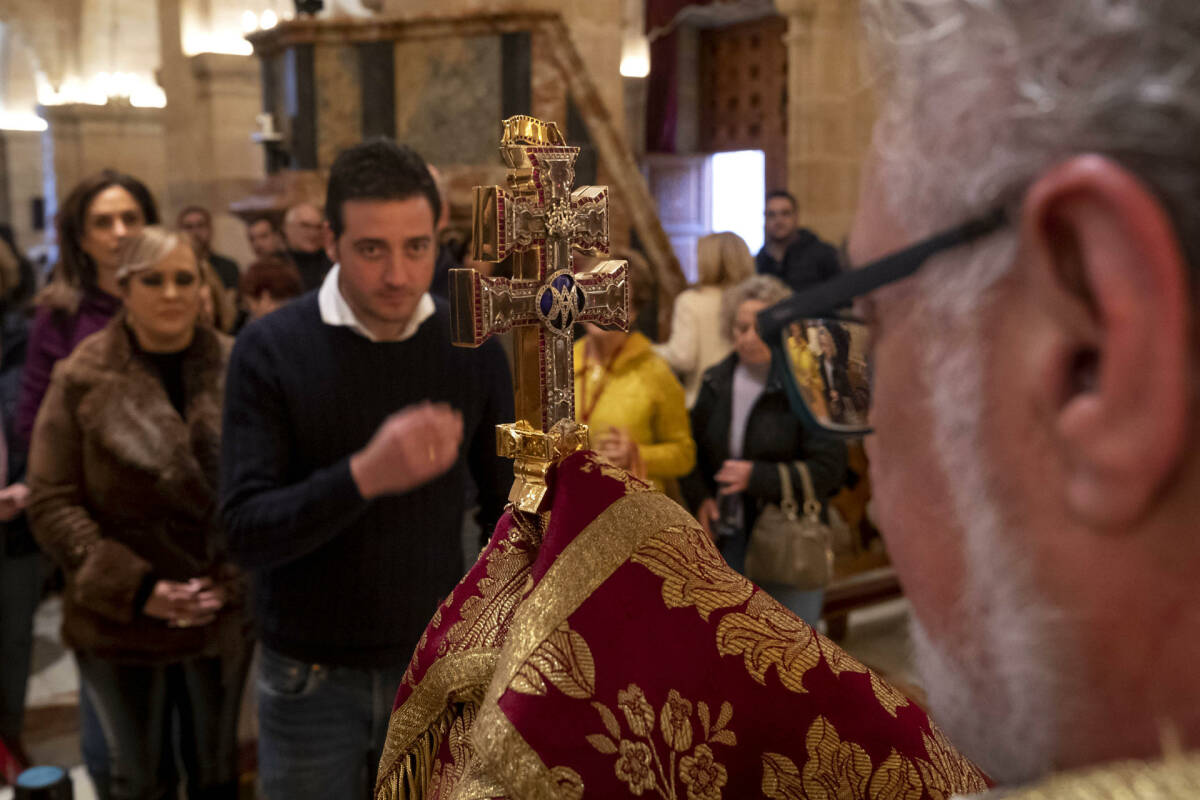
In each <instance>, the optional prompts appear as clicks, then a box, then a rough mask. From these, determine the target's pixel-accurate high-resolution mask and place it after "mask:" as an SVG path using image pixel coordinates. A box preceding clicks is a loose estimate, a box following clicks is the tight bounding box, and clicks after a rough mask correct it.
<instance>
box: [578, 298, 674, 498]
mask: <svg viewBox="0 0 1200 800" xmlns="http://www.w3.org/2000/svg"><path fill="white" fill-rule="evenodd" d="M637 277H638V276H634V279H633V281H632V284H633V295H634V297H633V301H634V303H633V306H634V308H635V309H636V308H640V307H641V304H640V303H639V302H638V301H639V299H644V298H640V297H639V295H640V294H642V293H644V291H652V288H651V285H650V283H649V282H648V281H645V280H642V281H639V280H637ZM639 289H641V290H643V291H641V292H640V291H639ZM635 316H636V314H635ZM584 327H585V328H586V329H587V335H586V336H585V337H583V338H582V339H580V340H579V341H577V342H576V343H575V418H576V419H577V420H579V421H580V422H582V423H584V424H586V425H588V427H589V428H591V436H592V447H593V448H594V449H595V450H596V452H598V453H600V455H602V456H604V457H605V458H607V459H608V460H609V461H611V462H613V463H614V464H616V465H617V466H619V467H622V468H624V469H627V470H629V471H630V472H632V473H633V474H634V475H637V476H638V477H639V478H644V479H647V480H649V481H651V482H652V483H653V484H654V485H655V486H656V487H657V488H659V489H664V490H668V489H671V488H672V487H673V486H674V484H675V480H674V479H675V478H679V477H682V476H684V475H686V474H688V472H690V471H691V469H692V467H693V465H695V463H696V443H695V442H694V441H693V440H692V428H691V422H690V421H689V418H688V411H687V405H686V403H685V402H684V392H683V387H682V386H681V385H680V384H679V381H678V380H677V379H676V378H675V374H674V373H673V372H671V367H670V366H668V364H667V362H666V361H664V360H663V359H662V358H661V357H660V356H658V355H655V353H654V351H653V349H652V347H651V344H650V340H649V339H647V338H646V337H645V336H644V335H642V334H641V333H637V332H634V333H625V332H624V331H619V330H616V331H608V330H604V329H603V328H600V327H598V326H596V325H592V324H590V323H589V324H585V325H584ZM630 327H631V328H632V327H633V325H632V320H631V323H630Z"/></svg>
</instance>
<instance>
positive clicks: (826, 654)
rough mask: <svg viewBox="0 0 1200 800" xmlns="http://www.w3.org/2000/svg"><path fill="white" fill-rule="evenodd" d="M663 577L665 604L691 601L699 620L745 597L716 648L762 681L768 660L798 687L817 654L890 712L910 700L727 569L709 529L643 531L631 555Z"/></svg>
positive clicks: (720, 629)
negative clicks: (865, 680)
mask: <svg viewBox="0 0 1200 800" xmlns="http://www.w3.org/2000/svg"><path fill="white" fill-rule="evenodd" d="M631 560H632V561H633V562H634V563H635V564H641V565H642V566H644V567H646V568H647V569H648V570H650V571H651V572H653V573H654V574H655V575H657V576H658V577H660V578H662V580H663V587H662V596H663V603H664V604H665V605H666V606H667V608H686V607H693V608H695V609H696V611H697V613H698V614H700V617H701V619H703V620H705V621H706V622H707V621H708V619H709V617H710V616H711V615H712V614H713V613H714V612H716V611H718V610H720V609H731V608H733V607H735V606H740V605H741V604H743V603H746V601H747V600H748V601H749V603H748V604H747V605H746V608H745V610H744V611H738V612H730V613H726V614H725V616H723V617H722V618H721V620H720V623H719V624H718V625H717V652H719V653H720V654H721V655H740V656H742V657H743V659H744V661H745V665H746V671H747V672H748V673H749V674H750V676H751V677H753V678H754V680H756V681H758V682H759V683H761V684H763V685H766V682H767V672H768V670H769V669H770V668H771V667H775V671H776V674H777V675H778V676H779V680H780V682H781V683H783V685H784V687H785V688H787V689H788V690H789V691H792V692H796V693H797V694H804V693H805V692H806V691H807V690H806V689H805V688H804V676H805V675H807V674H808V672H809V670H811V669H813V668H814V667H816V666H817V665H818V664H820V663H821V660H822V659H824V661H825V663H826V664H827V665H828V667H829V669H830V670H831V671H832V672H833V674H834V675H841V674H842V673H843V672H855V673H861V674H863V675H867V676H869V677H870V680H871V688H872V690H874V692H875V698H876V699H877V700H878V701H879V703H880V705H882V706H883V708H884V709H885V710H886V711H887V712H888V713H889V714H890V715H892V716H893V717H895V716H896V711H897V709H899V708H901V707H902V706H906V705H908V704H909V700H908V698H907V697H905V696H904V695H903V694H901V693H900V692H899V691H898V690H897V689H895V688H894V687H893V686H891V685H890V684H888V683H886V682H885V681H884V680H882V679H881V678H880V677H879V676H878V675H876V674H875V673H874V672H872V671H871V670H869V669H867V667H866V666H865V665H864V664H862V663H861V662H859V661H858V660H856V659H855V658H854V657H853V656H851V655H850V654H849V653H847V652H846V651H844V650H842V649H841V648H840V647H838V646H837V645H835V644H834V643H833V642H831V641H829V640H828V639H826V638H825V637H823V636H821V635H820V634H818V633H817V632H816V631H815V630H813V629H812V628H811V627H809V626H808V625H807V624H805V623H804V622H802V621H801V620H800V619H799V618H797V617H796V616H795V615H794V614H792V613H791V612H790V611H788V610H787V609H785V608H784V607H783V606H782V605H780V604H779V603H778V602H777V601H776V600H775V599H774V598H772V597H771V596H770V595H769V594H767V593H766V592H764V591H762V590H761V589H756V588H755V586H754V584H752V583H751V582H750V581H748V580H746V579H745V578H744V577H742V576H741V575H739V574H738V573H736V572H734V571H733V570H731V569H729V567H728V566H727V565H726V564H725V560H724V559H723V558H721V555H720V553H718V552H717V550H716V548H715V547H714V546H713V545H712V543H711V542H710V541H709V539H708V536H706V535H705V534H704V533H703V532H701V531H699V530H694V529H692V528H690V527H683V526H671V527H667V528H664V529H663V530H661V531H659V532H658V533H656V534H655V535H654V536H652V537H650V539H648V540H647V541H646V542H645V543H643V544H642V546H641V547H640V548H638V550H637V552H635V553H634V554H633V556H632V557H631Z"/></svg>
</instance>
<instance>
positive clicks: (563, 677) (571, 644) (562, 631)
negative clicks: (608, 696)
mask: <svg viewBox="0 0 1200 800" xmlns="http://www.w3.org/2000/svg"><path fill="white" fill-rule="evenodd" d="M547 680H548V681H550V683H552V684H554V686H556V687H557V688H558V690H559V691H560V692H562V693H563V694H565V695H566V696H567V697H573V698H575V699H577V700H587V699H588V698H590V697H591V696H592V694H593V693H594V692H595V691H596V662H595V659H593V658H592V651H591V648H589V647H588V643H587V642H586V641H585V640H584V638H583V637H582V636H580V635H579V634H578V633H576V632H575V631H573V630H571V628H570V627H569V626H568V625H567V623H565V622H564V623H563V624H562V625H560V626H559V628H558V630H556V631H555V632H554V633H553V634H551V636H550V638H549V639H547V640H546V641H544V642H542V643H541V644H540V645H538V648H537V650H534V651H533V654H532V655H530V656H529V660H528V661H526V662H525V663H524V664H522V665H521V669H520V670H519V671H518V672H517V675H516V677H515V678H514V679H513V682H512V684H511V685H510V687H509V688H511V689H512V690H513V691H514V692H520V693H521V694H533V695H539V696H541V695H545V694H546V681H547Z"/></svg>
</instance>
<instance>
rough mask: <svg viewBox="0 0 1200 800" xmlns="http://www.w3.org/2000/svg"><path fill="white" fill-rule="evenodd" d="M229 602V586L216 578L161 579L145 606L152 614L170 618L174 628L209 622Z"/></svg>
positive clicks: (165, 618) (148, 612)
mask: <svg viewBox="0 0 1200 800" xmlns="http://www.w3.org/2000/svg"><path fill="white" fill-rule="evenodd" d="M224 605H225V590H224V589H223V588H221V587H220V586H216V585H215V584H213V581H212V578H192V579H191V580H190V581H185V582H180V581H165V580H164V581H158V582H157V583H155V584H154V590H153V591H151V592H150V599H149V600H147V601H146V605H145V607H144V608H143V609H142V610H143V611H144V612H145V613H146V614H147V615H148V616H151V617H156V618H158V619H163V620H166V621H167V625H169V626H171V627H172V628H190V627H195V626H200V625H207V624H209V623H210V622H212V621H213V620H215V619H216V618H217V612H218V611H220V610H221V607H222V606H224Z"/></svg>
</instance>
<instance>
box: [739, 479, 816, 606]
mask: <svg viewBox="0 0 1200 800" xmlns="http://www.w3.org/2000/svg"><path fill="white" fill-rule="evenodd" d="M795 465H796V469H797V471H798V472H799V473H800V481H801V483H802V484H803V487H804V505H803V506H798V505H797V504H796V497H795V494H794V493H793V492H792V476H791V471H790V470H789V469H788V465H787V464H784V463H780V464H777V465H776V466H777V467H778V468H779V483H780V485H781V487H782V489H783V499H782V501H781V502H780V503H779V505H776V504H774V503H770V504H768V505H766V506H765V507H764V508H763V510H762V512H761V513H760V514H759V516H758V520H757V521H756V522H755V523H754V530H753V531H751V533H750V543H749V545H748V547H747V550H746V577H747V578H749V579H750V580H752V581H754V582H755V583H782V584H786V585H789V586H794V587H795V588H797V589H823V588H824V587H826V586H828V585H829V582H830V581H831V580H832V579H833V537H834V532H833V529H832V528H831V527H830V526H829V525H827V524H826V523H824V522H822V521H821V501H820V500H818V499H817V494H816V492H815V491H814V490H813V482H812V475H810V474H809V471H808V465H807V464H805V463H804V462H803V461H797V462H795Z"/></svg>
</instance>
